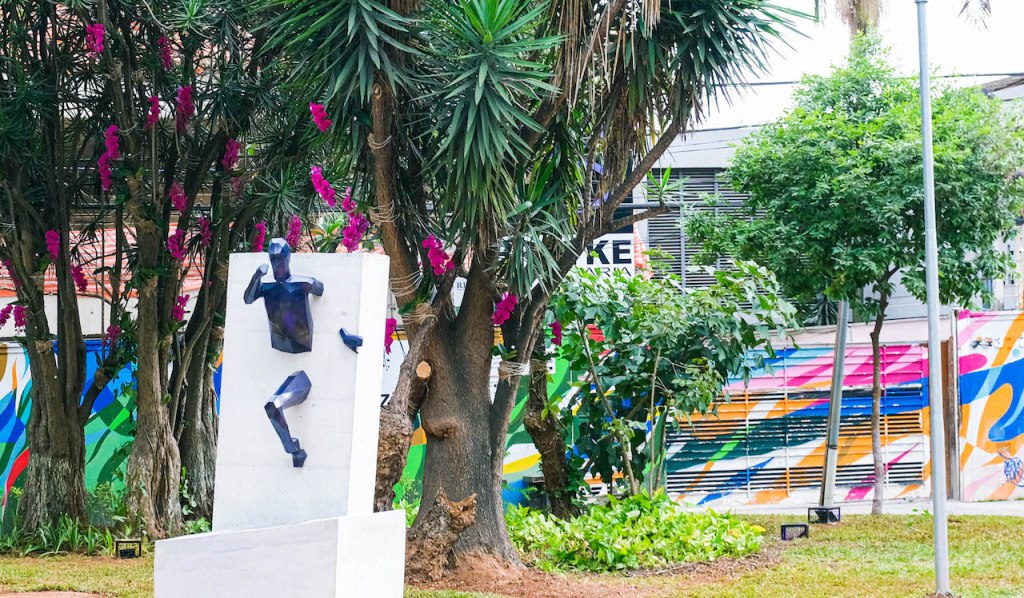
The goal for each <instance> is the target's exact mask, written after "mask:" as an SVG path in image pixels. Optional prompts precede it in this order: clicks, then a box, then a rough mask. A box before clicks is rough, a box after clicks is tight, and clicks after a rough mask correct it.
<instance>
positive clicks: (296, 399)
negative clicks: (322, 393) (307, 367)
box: [263, 370, 313, 467]
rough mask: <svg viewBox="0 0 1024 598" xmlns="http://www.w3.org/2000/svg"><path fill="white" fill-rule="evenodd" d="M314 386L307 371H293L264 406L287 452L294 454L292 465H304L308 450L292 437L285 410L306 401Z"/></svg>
mask: <svg viewBox="0 0 1024 598" xmlns="http://www.w3.org/2000/svg"><path fill="white" fill-rule="evenodd" d="M312 386H313V385H312V383H310V381H309V376H307V375H306V372H304V371H302V370H299V371H297V372H292V373H291V375H290V376H288V377H287V378H285V379H284V382H282V383H281V386H280V387H278V389H277V392H275V393H274V396H273V397H272V398H271V399H270V400H269V401H267V404H266V405H264V406H263V409H264V411H266V412H267V417H268V418H270V424H271V425H272V426H274V431H275V432H277V437H278V438H280V439H281V445H282V446H284V450H285V452H286V453H288V454H290V455H291V456H292V467H302V465H303V464H304V463H305V462H306V451H304V450H302V447H300V446H299V439H298V438H293V437H292V433H291V431H290V430H289V429H288V420H287V419H285V417H284V410H285V409H287V408H289V407H294V406H295V405H298V404H300V403H302V402H304V401H305V400H306V397H308V396H309V390H310V388H312Z"/></svg>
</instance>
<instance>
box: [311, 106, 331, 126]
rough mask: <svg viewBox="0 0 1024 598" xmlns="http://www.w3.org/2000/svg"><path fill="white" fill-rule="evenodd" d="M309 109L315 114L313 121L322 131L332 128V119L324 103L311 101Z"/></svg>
mask: <svg viewBox="0 0 1024 598" xmlns="http://www.w3.org/2000/svg"><path fill="white" fill-rule="evenodd" d="M309 111H310V112H311V113H312V114H313V123H314V124H316V128H318V129H320V132H321V133H326V132H327V129H330V128H331V123H332V121H331V119H329V118H327V109H326V108H324V105H323V104H314V103H313V102H310V103H309Z"/></svg>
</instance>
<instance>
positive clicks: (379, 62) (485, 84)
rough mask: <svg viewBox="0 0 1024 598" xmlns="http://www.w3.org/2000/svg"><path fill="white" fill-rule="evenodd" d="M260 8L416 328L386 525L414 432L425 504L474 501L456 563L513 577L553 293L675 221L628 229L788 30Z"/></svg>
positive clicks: (727, 11)
mask: <svg viewBox="0 0 1024 598" xmlns="http://www.w3.org/2000/svg"><path fill="white" fill-rule="evenodd" d="M265 10H266V11H267V12H270V13H272V14H274V15H275V20H274V24H273V25H272V26H271V27H270V31H272V33H271V38H270V41H269V44H271V45H275V44H276V45H279V46H281V47H283V48H284V49H285V53H286V57H285V62H286V63H288V65H289V66H288V68H289V69H290V70H291V72H292V73H293V77H294V81H296V82H300V81H301V82H302V83H303V84H304V85H305V86H307V87H308V90H309V93H310V96H311V98H310V101H323V102H324V103H325V104H326V105H327V108H328V112H329V114H330V116H331V118H332V120H333V126H332V128H331V131H330V134H331V135H332V137H333V138H334V140H335V143H336V145H337V146H338V147H341V148H344V151H345V152H346V154H347V155H348V156H350V159H349V160H348V165H346V169H345V170H344V171H343V172H342V173H341V176H342V178H343V179H344V180H345V182H346V183H351V184H352V185H353V186H354V187H355V189H356V194H357V196H358V197H359V198H360V200H361V203H360V204H359V205H358V206H356V207H355V209H354V210H353V212H354V213H363V212H365V213H366V214H367V216H368V219H369V220H370V221H371V222H372V227H371V228H370V229H369V230H364V232H365V233H366V235H367V237H366V239H373V240H375V241H377V242H379V243H380V245H381V246H382V247H383V249H384V251H385V252H386V253H387V254H388V256H389V257H390V258H391V261H390V263H391V272H390V280H391V290H392V292H393V294H394V296H395V299H396V300H397V303H398V305H399V306H400V308H401V310H402V312H403V313H404V316H403V318H404V324H405V327H406V331H407V333H408V336H409V345H410V346H409V353H408V355H407V357H406V359H405V362H404V363H403V365H402V367H401V371H400V372H401V373H400V377H399V381H398V385H397V388H396V391H395V392H394V394H392V396H391V399H390V402H389V403H388V405H387V406H386V407H385V409H384V413H383V415H382V421H381V436H380V438H381V440H380V447H379V458H378V480H377V504H376V507H377V508H378V509H387V508H390V505H391V501H392V498H393V496H394V494H393V486H394V484H395V482H397V481H398V479H399V476H400V473H401V470H402V467H403V465H404V463H405V457H406V453H407V450H408V447H409V441H410V438H411V433H412V421H413V418H414V417H415V416H416V415H419V417H420V421H421V422H422V427H423V430H424V432H425V433H426V435H427V447H426V460H425V475H424V489H423V494H424V497H425V498H426V499H427V502H428V503H429V502H430V501H431V500H433V499H434V497H436V496H438V495H439V494H440V493H441V492H442V491H443V492H445V493H447V495H448V496H450V497H452V498H454V499H460V500H461V499H464V498H466V497H469V496H471V495H475V496H476V523H475V524H474V525H472V526H470V527H469V528H468V529H466V530H465V531H463V532H462V533H461V535H460V536H459V539H458V542H457V543H456V544H455V547H454V548H455V550H456V552H458V553H466V552H470V551H478V552H484V553H489V554H491V555H496V556H497V557H499V558H502V559H507V560H515V558H516V557H515V553H514V550H513V548H512V546H511V544H510V543H509V541H508V536H507V533H506V530H505V525H504V520H503V517H502V503H501V482H502V462H503V459H504V455H505V434H506V429H507V426H508V422H509V416H510V414H511V410H512V407H513V403H514V399H515V394H516V389H517V387H518V383H519V378H520V376H521V375H523V374H525V373H527V372H528V371H529V363H530V355H531V353H532V351H533V347H534V344H535V343H536V342H537V337H538V335H539V333H540V331H541V330H542V329H543V327H544V326H545V325H546V324H547V322H546V321H545V313H546V307H547V303H548V299H549V297H550V294H551V292H552V291H553V289H554V288H555V287H556V286H557V285H558V284H559V282H560V281H561V280H562V278H563V277H564V276H565V275H566V274H567V273H568V272H569V270H570V269H571V267H572V266H573V265H574V264H575V262H576V259H577V257H578V256H579V255H580V253H581V251H582V250H583V248H584V247H585V245H586V243H587V242H588V241H590V240H592V239H593V238H595V237H596V236H599V235H601V234H603V233H605V232H608V231H612V230H618V229H619V228H622V227H623V226H628V225H630V224H632V223H633V222H635V221H637V220H639V219H641V218H644V217H646V216H649V215H651V214H653V213H658V212H659V211H660V210H658V209H655V210H653V211H647V212H640V213H636V214H634V213H626V214H623V213H622V212H621V211H618V209H619V208H620V206H621V205H622V203H623V202H624V201H625V200H626V199H627V198H629V197H630V196H631V194H632V192H633V189H634V187H636V186H637V185H638V184H639V183H640V182H642V181H643V180H644V177H645V175H646V173H647V172H648V171H649V170H650V168H651V167H652V165H653V164H654V163H655V161H656V160H657V159H658V157H659V156H661V155H662V153H663V152H664V151H665V150H666V149H667V147H668V145H669V144H670V143H671V142H672V140H673V139H675V137H676V136H677V135H678V134H679V133H680V132H681V131H683V130H684V129H685V128H686V127H687V126H688V124H689V123H692V122H694V121H695V120H696V119H698V118H699V117H700V115H701V114H702V111H703V108H704V107H705V106H707V105H708V104H709V103H710V102H712V101H714V100H715V99H716V97H718V96H719V95H720V94H721V93H722V92H723V91H724V90H726V89H728V86H729V85H732V84H734V83H736V82H738V81H741V80H742V78H743V76H744V74H745V73H747V72H748V71H751V70H759V69H762V68H763V67H764V65H765V60H766V56H767V53H768V51H769V47H770V44H771V42H772V40H773V39H775V38H776V37H778V35H779V32H780V29H782V28H784V27H785V26H786V25H787V24H788V21H787V19H788V15H789V13H786V11H784V10H782V9H780V8H778V7H776V6H775V5H773V4H771V3H769V2H762V1H759V0H704V1H699V2H698V1H690V0H666V1H662V2H657V1H646V2H626V1H625V0H611V1H609V2H607V3H604V2H602V3H592V2H585V1H575V0H556V1H553V2H540V1H538V2H533V1H529V2H524V1H518V0H460V1H453V2H448V1H441V0H433V1H429V0H428V1H422V2H420V1H416V0H383V1H382V0H330V1H328V2H323V1H322V0H269V1H268V2H266V4H265ZM340 183H341V181H340V180H336V181H334V184H340ZM322 186H323V185H322V184H321V187H322ZM361 232H363V231H361V230H356V231H355V232H354V233H353V235H355V236H356V237H358V236H360V235H361ZM457 278H464V279H465V281H466V282H465V293H464V295H463V298H462V302H461V305H460V306H458V307H456V306H454V305H453V302H452V293H451V291H452V288H453V285H454V284H455V281H456V279H457ZM496 327H499V328H500V331H501V339H502V342H501V344H500V346H499V347H498V348H497V350H496V351H495V352H496V353H497V356H496V358H497V359H498V360H499V361H500V363H499V366H498V372H499V376H500V381H499V384H498V387H497V390H496V392H495V394H494V396H493V397H492V395H491V392H490V388H489V372H490V370H491V365H492V360H493V359H495V357H494V356H492V349H494V346H495V328H496ZM433 513H434V511H433V510H431V509H428V508H424V509H423V510H421V512H420V515H419V520H418V522H417V525H423V524H425V523H427V522H429V521H430V519H431V518H432V517H433V516H434V515H433Z"/></svg>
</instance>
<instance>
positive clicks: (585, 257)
mask: <svg viewBox="0 0 1024 598" xmlns="http://www.w3.org/2000/svg"><path fill="white" fill-rule="evenodd" d="M576 267H577V268H586V269H587V270H589V271H591V272H598V273H600V274H611V273H612V272H614V271H615V270H625V271H626V273H627V274H630V275H632V274H634V273H635V272H636V267H635V265H634V263H633V235H632V234H631V233H612V234H610V235H605V236H603V237H600V238H598V239H597V240H595V241H593V242H591V243H590V244H589V245H587V248H586V249H584V250H583V253H582V254H581V255H580V257H579V259H578V260H576Z"/></svg>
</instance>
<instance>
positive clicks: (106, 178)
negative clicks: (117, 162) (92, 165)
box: [97, 153, 114, 192]
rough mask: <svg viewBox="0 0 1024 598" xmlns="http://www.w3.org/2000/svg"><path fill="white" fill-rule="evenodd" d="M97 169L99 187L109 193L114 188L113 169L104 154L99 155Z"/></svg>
mask: <svg viewBox="0 0 1024 598" xmlns="http://www.w3.org/2000/svg"><path fill="white" fill-rule="evenodd" d="M97 169H98V170H99V172H100V185H101V186H102V187H103V191H104V192H106V191H110V190H111V189H112V188H113V187H114V169H113V168H112V167H111V166H110V156H108V155H107V154H106V153H104V154H103V155H101V156H100V161H99V164H98V165H97Z"/></svg>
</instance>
